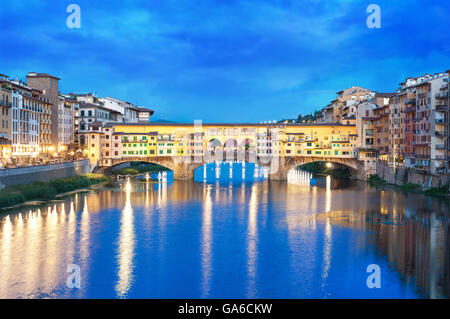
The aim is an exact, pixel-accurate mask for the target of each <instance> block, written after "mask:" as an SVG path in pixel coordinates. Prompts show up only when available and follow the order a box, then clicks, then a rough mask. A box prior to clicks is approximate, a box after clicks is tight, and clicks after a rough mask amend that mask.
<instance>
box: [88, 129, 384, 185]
mask: <svg viewBox="0 0 450 319" xmlns="http://www.w3.org/2000/svg"><path fill="white" fill-rule="evenodd" d="M363 147H364V145H361V142H360V141H359V140H358V138H357V135H356V126H355V125H342V124H198V123H196V124H195V125H194V124H178V123H176V124H175V123H173V124H172V123H170V124H166V123H165V124H160V123H146V124H139V123H115V124H107V125H105V126H103V127H101V128H100V129H99V130H98V131H92V132H90V133H88V155H89V160H90V162H91V165H92V166H97V167H98V168H105V167H110V166H114V165H117V164H120V163H124V162H129V161H148V162H153V163H157V164H160V165H163V166H166V167H167V168H169V169H172V170H173V171H174V177H175V178H179V179H185V178H190V177H191V175H193V170H194V169H195V168H196V167H198V166H201V165H203V164H204V163H208V162H212V161H224V160H226V161H234V160H238V161H248V162H257V163H259V164H260V165H263V166H267V167H272V168H271V170H270V171H269V178H270V177H271V176H272V177H273V179H282V180H283V179H285V175H287V171H286V172H285V170H286V169H288V168H289V169H290V168H292V167H294V165H297V164H298V165H300V164H301V163H306V162H312V161H319V160H320V161H330V162H337V163H341V164H343V165H346V166H348V167H350V168H352V169H354V170H355V172H356V170H361V169H362V171H364V172H365V171H369V170H370V167H369V166H371V163H367V162H366V161H361V162H360V159H359V158H358V154H359V153H358V149H360V148H363ZM375 161H376V158H375V159H374V163H373V166H375V164H376V163H375ZM191 171H192V172H191ZM275 171H276V172H277V173H275ZM271 172H272V173H273V174H271ZM274 174H276V175H277V176H275V175H274ZM359 174H360V173H359ZM364 177H365V176H364Z"/></svg>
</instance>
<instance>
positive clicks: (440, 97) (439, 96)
mask: <svg viewBox="0 0 450 319" xmlns="http://www.w3.org/2000/svg"><path fill="white" fill-rule="evenodd" d="M435 97H436V99H438V100H442V99H446V98H448V92H443V93H436V95H435Z"/></svg>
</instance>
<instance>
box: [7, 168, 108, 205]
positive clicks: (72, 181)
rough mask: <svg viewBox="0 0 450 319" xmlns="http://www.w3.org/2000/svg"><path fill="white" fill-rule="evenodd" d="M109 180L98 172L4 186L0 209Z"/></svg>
mask: <svg viewBox="0 0 450 319" xmlns="http://www.w3.org/2000/svg"><path fill="white" fill-rule="evenodd" d="M107 181H109V178H108V177H106V176H104V175H100V174H86V175H80V176H74V177H65V178H59V179H54V180H51V181H48V182H32V183H29V184H25V185H18V186H11V187H6V188H4V189H2V190H0V209H5V208H8V207H11V206H14V205H18V204H22V203H25V202H28V201H35V200H51V199H55V198H57V196H58V195H62V194H64V193H68V192H71V191H75V190H79V189H83V188H87V187H90V186H91V185H95V184H100V183H102V182H107Z"/></svg>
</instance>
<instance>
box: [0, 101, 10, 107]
mask: <svg viewBox="0 0 450 319" xmlns="http://www.w3.org/2000/svg"><path fill="white" fill-rule="evenodd" d="M0 105H1V106H7V107H11V106H12V103H11V102H7V101H5V100H0Z"/></svg>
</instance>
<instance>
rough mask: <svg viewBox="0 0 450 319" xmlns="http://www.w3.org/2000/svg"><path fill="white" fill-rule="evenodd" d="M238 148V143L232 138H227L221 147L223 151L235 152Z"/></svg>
mask: <svg viewBox="0 0 450 319" xmlns="http://www.w3.org/2000/svg"><path fill="white" fill-rule="evenodd" d="M237 147H238V142H237V141H236V140H235V139H234V138H229V139H228V140H226V141H225V144H224V145H223V149H224V151H233V152H234V151H236V150H237Z"/></svg>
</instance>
